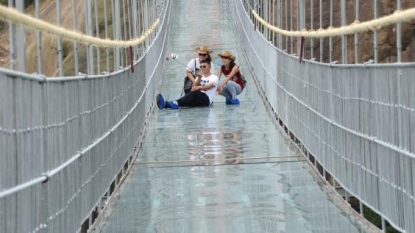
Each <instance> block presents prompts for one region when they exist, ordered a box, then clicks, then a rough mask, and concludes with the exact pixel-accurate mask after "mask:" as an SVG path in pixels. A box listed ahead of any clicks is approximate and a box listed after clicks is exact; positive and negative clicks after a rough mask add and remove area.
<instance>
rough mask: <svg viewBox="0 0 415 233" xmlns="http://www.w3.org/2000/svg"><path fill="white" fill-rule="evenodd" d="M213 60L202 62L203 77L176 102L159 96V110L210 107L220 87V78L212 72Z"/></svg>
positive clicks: (198, 78)
mask: <svg viewBox="0 0 415 233" xmlns="http://www.w3.org/2000/svg"><path fill="white" fill-rule="evenodd" d="M210 68H211V60H210V59H206V60H203V61H201V62H200V70H201V76H200V77H199V75H198V77H197V78H196V83H195V84H194V85H193V87H192V90H191V91H190V92H189V93H187V94H186V95H184V96H183V97H181V98H180V99H177V100H174V101H165V100H164V97H163V96H162V95H161V94H158V95H157V106H158V108H159V109H163V108H173V109H178V108H180V107H208V106H209V105H210V104H211V103H212V101H213V97H214V96H215V93H216V89H217V86H218V82H219V78H218V76H216V75H214V74H212V73H211V72H210Z"/></svg>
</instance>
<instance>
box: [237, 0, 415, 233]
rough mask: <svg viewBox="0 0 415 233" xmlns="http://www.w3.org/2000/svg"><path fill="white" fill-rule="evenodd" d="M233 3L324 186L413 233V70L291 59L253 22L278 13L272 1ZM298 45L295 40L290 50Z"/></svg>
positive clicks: (254, 61) (255, 62)
mask: <svg viewBox="0 0 415 233" xmlns="http://www.w3.org/2000/svg"><path fill="white" fill-rule="evenodd" d="M235 2H236V8H235V12H236V13H235V20H236V21H238V22H239V24H238V25H239V29H240V40H241V43H242V47H243V48H244V49H245V53H246V57H247V59H248V61H249V63H250V66H251V69H252V72H253V73H254V76H255V78H256V81H257V84H258V86H259V87H260V89H261V90H262V92H263V93H264V96H265V97H266V100H267V101H268V102H269V105H270V106H271V108H272V109H273V111H274V113H275V114H276V115H277V117H278V118H279V120H280V122H281V123H282V124H283V125H284V127H285V129H286V130H287V132H288V133H289V134H290V135H291V136H292V137H293V139H294V140H295V141H296V142H297V143H299V144H301V147H302V148H303V150H304V153H305V154H306V155H307V156H308V157H309V159H310V161H311V162H313V163H314V164H315V166H316V167H317V168H318V169H319V170H320V171H321V173H322V175H323V176H324V177H325V178H327V179H329V177H330V179H334V184H333V185H335V186H337V185H339V184H340V185H341V186H342V187H343V188H344V189H345V190H346V193H347V195H346V196H355V197H357V198H358V199H359V200H360V201H361V203H362V204H363V205H365V206H367V207H370V208H371V209H372V210H374V211H375V212H377V213H378V214H379V215H380V216H381V217H382V220H384V221H382V224H383V227H384V226H385V221H388V222H389V223H390V224H391V225H392V226H393V227H395V228H396V229H399V230H401V231H405V232H415V222H414V221H413V219H415V199H414V196H415V180H414V179H413V178H414V177H415V140H414V138H415V137H414V130H413V123H414V121H415V102H414V101H413V100H414V99H415V94H414V92H413V91H412V90H413V88H414V87H415V79H414V76H413V74H414V72H415V66H414V63H389V64H387V63H382V64H380V63H377V62H374V64H369V63H365V64H335V62H331V63H324V62H316V61H315V59H312V58H313V57H309V59H304V58H302V60H301V57H300V54H301V50H302V49H304V47H301V45H300V44H298V45H295V47H296V51H298V52H296V54H291V53H289V52H287V51H289V50H290V47H285V45H284V43H280V42H283V40H281V39H282V38H283V36H281V35H278V34H275V37H273V36H272V35H271V36H270V34H272V33H273V31H271V30H267V29H266V28H265V26H263V25H262V24H260V23H259V22H258V19H257V18H255V17H254V13H256V14H258V15H259V17H261V18H263V19H264V18H267V17H268V19H270V18H272V17H270V16H269V15H267V13H266V12H267V11H266V10H264V9H263V10H261V7H264V6H265V7H272V3H273V2H274V1H261V4H262V5H260V6H258V5H256V4H257V3H258V2H255V1H243V0H241V1H235ZM281 2H282V1H277V2H274V3H275V4H281ZM288 2H289V3H290V2H291V4H292V3H293V2H297V3H298V2H300V4H301V2H302V1H288ZM342 2H343V1H342ZM285 3H287V1H285ZM288 5H289V4H288ZM257 9H260V10H259V11H253V10H257ZM275 9H279V11H275V12H274V14H273V15H277V16H279V15H283V16H284V15H289V12H288V14H287V12H286V8H283V7H280V8H278V7H277V6H276V7H275ZM336 10H338V9H334V10H333V11H336ZM333 11H331V14H333ZM253 12H254V13H253ZM258 12H259V13H258ZM264 12H265V13H264ZM322 17H326V16H322ZM301 18H305V17H304V15H303V16H299V18H298V19H295V20H300V19H301ZM285 20H288V21H289V19H285ZM303 23H304V24H303V25H305V22H303ZM277 26H278V25H277ZM270 38H271V39H270ZM274 39H275V40H274ZM292 39H297V38H289V37H287V38H285V39H284V42H286V41H288V42H289V41H290V40H292ZM299 39H301V38H299ZM287 44H288V45H289V43H287ZM281 46H282V47H281ZM337 46H339V45H337ZM322 51H323V54H322V57H330V53H332V49H330V48H329V49H327V48H326V49H323V50H322ZM324 51H325V52H326V53H327V54H328V55H327V54H324ZM322 61H324V59H323V60H322ZM344 61H346V60H344ZM345 63H347V62H345ZM370 63H373V62H370ZM360 207H361V211H362V213H363V210H362V205H361V206H360Z"/></svg>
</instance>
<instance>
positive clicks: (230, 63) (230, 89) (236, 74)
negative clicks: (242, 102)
mask: <svg viewBox="0 0 415 233" xmlns="http://www.w3.org/2000/svg"><path fill="white" fill-rule="evenodd" d="M219 57H220V58H221V59H222V64H223V65H222V66H221V67H220V68H219V70H218V77H219V78H220V77H221V76H222V74H223V75H225V77H226V78H225V80H224V81H223V82H222V83H221V84H220V85H219V87H218V92H219V94H221V95H223V96H224V97H225V98H226V104H239V99H238V98H237V95H239V94H241V92H242V90H243V89H244V88H245V81H244V78H243V76H242V73H241V72H240V71H239V67H238V66H237V65H236V63H235V60H236V57H235V56H234V55H232V53H231V52H230V51H224V52H223V53H222V54H219Z"/></svg>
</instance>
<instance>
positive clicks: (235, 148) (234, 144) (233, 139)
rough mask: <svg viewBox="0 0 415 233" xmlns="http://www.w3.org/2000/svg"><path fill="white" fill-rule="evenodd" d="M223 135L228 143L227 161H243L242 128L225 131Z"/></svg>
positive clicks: (236, 162) (226, 143)
mask: <svg viewBox="0 0 415 233" xmlns="http://www.w3.org/2000/svg"><path fill="white" fill-rule="evenodd" d="M222 135H223V142H224V144H225V145H226V156H225V159H226V163H227V164H240V163H243V144H242V129H237V130H229V131H224V132H222Z"/></svg>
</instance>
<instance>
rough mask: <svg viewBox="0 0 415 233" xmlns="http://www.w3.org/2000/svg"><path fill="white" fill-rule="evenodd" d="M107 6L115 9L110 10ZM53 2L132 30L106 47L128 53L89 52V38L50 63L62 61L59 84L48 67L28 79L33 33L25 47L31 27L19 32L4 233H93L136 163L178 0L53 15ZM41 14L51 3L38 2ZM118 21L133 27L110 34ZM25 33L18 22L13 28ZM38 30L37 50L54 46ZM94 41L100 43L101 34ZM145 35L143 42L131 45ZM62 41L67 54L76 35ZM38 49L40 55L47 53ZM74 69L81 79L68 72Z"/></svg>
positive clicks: (0, 191) (0, 202) (0, 142)
mask: <svg viewBox="0 0 415 233" xmlns="http://www.w3.org/2000/svg"><path fill="white" fill-rule="evenodd" d="M81 3H82V4H81ZM106 3H108V4H109V3H111V4H112V6H113V8H112V9H111V10H108V6H105V5H100V4H106ZM53 4H56V12H61V11H60V10H59V9H61V8H62V7H63V6H62V5H61V7H58V5H59V4H66V5H65V12H74V13H73V16H74V18H76V17H80V16H81V15H82V14H86V18H88V17H89V18H91V17H95V19H94V20H95V21H96V23H97V27H98V28H99V27H105V28H106V30H107V29H108V31H111V30H114V31H118V32H122V33H121V34H119V35H116V34H117V33H115V32H114V35H116V36H114V40H112V41H110V40H109V39H108V40H105V41H104V42H106V43H107V42H108V43H114V42H115V43H124V42H123V41H125V40H127V41H126V42H125V43H127V48H126V49H124V48H122V47H117V46H115V48H114V49H109V48H103V50H102V48H100V47H99V46H100V45H98V44H93V43H91V42H88V43H87V44H86V45H85V49H86V50H85V54H82V53H81V52H80V51H79V50H80V48H81V45H83V43H84V42H85V41H83V40H73V41H71V42H70V43H71V44H74V47H73V49H74V52H73V53H71V55H68V56H66V57H65V58H63V54H62V53H61V52H58V53H56V54H54V56H50V57H47V58H48V59H52V60H55V61H57V63H56V64H58V66H57V68H56V66H54V67H55V68H54V69H57V71H56V72H57V73H58V74H59V75H58V76H59V77H53V78H52V77H46V76H49V75H46V72H41V71H42V69H39V70H35V71H34V72H35V73H36V74H27V72H29V69H28V66H27V61H28V59H27V57H28V56H29V53H30V51H29V49H25V47H21V44H20V43H24V38H26V40H27V39H28V38H29V37H30V33H32V31H31V29H29V30H28V31H25V30H23V35H24V37H23V38H22V39H23V41H20V39H19V37H20V36H21V34H19V33H18V32H19V30H22V29H19V30H16V31H15V32H14V33H13V36H11V37H13V38H16V39H17V41H14V40H11V41H10V61H9V63H8V65H6V68H7V69H6V68H0V148H1V152H0V216H1V218H0V232H77V231H81V232H86V231H87V228H88V226H90V225H91V224H92V223H93V221H94V219H95V218H96V214H97V213H98V212H99V211H101V209H102V208H103V206H104V204H103V203H102V200H103V198H108V197H109V196H110V195H111V194H112V193H113V191H114V189H115V188H116V186H117V185H118V182H120V177H119V176H120V175H122V174H121V173H123V172H124V171H125V166H130V165H131V162H132V159H133V158H134V157H135V156H136V152H137V147H139V145H140V138H141V137H142V136H143V131H144V128H145V125H146V122H147V120H148V117H149V114H150V113H151V111H152V109H153V102H154V96H155V95H156V92H157V90H158V88H159V86H160V83H161V78H162V74H163V66H164V59H163V58H164V57H163V54H164V50H165V48H166V40H167V33H166V32H167V30H168V27H169V25H168V22H169V20H168V19H169V17H170V1H167V0H160V1H151V2H150V1H148V0H143V1H129V0H126V1H114V0H111V1H110V0H108V1H100V2H99V3H98V1H91V0H87V1H72V2H69V1H68V2H65V3H63V2H60V1H55V2H53V3H50V4H49V5H47V6H46V8H47V9H49V10H52V9H55V7H53ZM84 4H86V8H83V6H84ZM109 5H110V4H109ZM117 5H118V6H117ZM73 6H75V9H71V7H73ZM35 7H36V8H38V7H39V8H41V7H44V6H43V5H40V3H39V1H36V3H35ZM28 8H29V9H30V6H29V7H28ZM106 8H107V9H106ZM26 9H27V8H26ZM80 9H82V14H80V12H79V11H81V10H80ZM105 9H106V10H105ZM127 9H128V10H127ZM83 11H85V12H83ZM88 11H89V13H87V12H88ZM102 11H104V12H102ZM107 11H108V12H107ZM56 12H55V13H56ZM62 12H63V11H62ZM94 12H96V14H94ZM101 13H102V14H101ZM107 13H108V15H107ZM132 14H135V16H133V15H132ZM104 15H105V17H103V16H104ZM120 15H123V17H124V18H123V17H120ZM127 16H128V17H127ZM100 17H103V18H105V19H102V18H100ZM38 18H40V17H38ZM109 18H113V19H114V18H118V20H123V19H124V23H120V22H118V23H115V24H114V25H118V26H112V27H111V28H112V29H109V27H108V25H107V22H109V21H111V20H109ZM78 20H79V19H78ZM89 20H90V19H89ZM101 20H102V21H101ZM114 20H115V19H114ZM33 21H35V20H33ZM75 21H76V20H75V19H74V22H75ZM86 21H88V20H86ZM86 21H85V22H86ZM91 22H92V21H91ZM56 25H57V26H61V27H63V25H59V23H57V24H56ZM87 25H88V24H87ZM121 25H122V28H120V26H121ZM22 26H23V25H19V26H17V25H14V24H13V23H10V24H9V28H8V30H11V31H13V30H12V28H18V27H22ZM24 26H26V27H27V25H24ZM49 26H50V25H49ZM86 28H88V27H86ZM58 29H59V30H63V29H65V28H58ZM90 29H92V28H90ZM81 31H82V30H81ZM86 31H88V29H87V30H86ZM92 31H93V30H92ZM92 31H90V32H92ZM133 32H134V33H133ZM35 33H37V34H38V35H39V34H40V35H41V39H40V40H38V41H36V40H35V43H34V45H36V44H37V43H36V42H39V41H44V40H46V39H45V38H46V35H45V34H43V33H44V32H43V31H36V32H35ZM49 33H53V32H49ZM76 33H78V34H82V33H80V32H76ZM63 35H64V34H63ZM86 35H90V36H91V37H92V39H98V37H100V33H98V31H97V29H96V30H95V31H94V33H88V32H87V33H86ZM136 37H137V38H140V41H139V43H137V44H136V45H135V46H134V45H130V44H128V43H129V42H130V39H131V41H134V40H132V39H133V38H136ZM101 38H106V37H105V36H104V37H101ZM141 38H143V39H141ZM38 39H39V38H38ZM61 39H62V40H59V39H58V40H57V42H56V43H57V46H58V47H62V46H63V41H66V39H71V38H61ZM64 39H65V40H64ZM111 39H112V38H111ZM121 40H123V41H121ZM29 44H30V42H28V43H26V44H25V46H28V45H29ZM37 46H38V47H42V46H43V47H44V46H45V44H44V43H43V42H42V43H41V45H40V44H39V43H38V44H37ZM49 46H52V45H49ZM130 46H131V47H130ZM14 49H21V50H23V51H20V52H21V53H15V52H12V51H13V50H14ZM76 50H78V52H76ZM109 50H111V51H109ZM124 50H125V51H124ZM35 51H36V50H35ZM38 51H41V52H39V53H38V55H39V54H44V55H45V54H46V53H47V52H45V51H46V50H44V49H41V48H39V50H38ZM99 51H101V54H100V53H99ZM84 55H85V56H84ZM69 56H74V57H78V59H76V60H77V61H76V63H75V64H76V66H75V65H74V64H73V63H72V62H69V63H68V62H66V61H67V59H69V58H68V57H69ZM22 57H23V58H22ZM59 57H62V59H61V58H59ZM100 58H101V60H100ZM38 59H39V60H38V61H36V62H35V63H38V62H39V63H42V65H43V66H44V65H45V63H44V61H45V59H46V57H45V56H40V55H39V56H38ZM61 60H62V61H61ZM101 62H102V64H101ZM22 63H23V64H24V63H26V66H25V65H23V66H22ZM105 63H107V64H108V63H111V64H114V65H112V66H111V65H109V66H106V65H103V64H105ZM13 64H14V65H13ZM85 64H86V65H85ZM84 65H85V66H84ZM100 65H102V66H101V68H99V67H100ZM68 67H70V68H68ZM75 67H78V68H75ZM105 67H106V68H105ZM108 67H110V68H109V69H108ZM21 68H22V69H21ZM66 69H68V70H72V72H73V71H79V72H80V73H81V74H79V75H78V72H74V73H76V75H75V74H74V75H65V74H66V73H65V72H64V73H60V71H59V70H66ZM77 69H78V70H77ZM54 72H55V71H54ZM84 72H85V73H84ZM52 73H53V72H52ZM52 73H51V74H52ZM52 76H53V74H52ZM120 172H121V173H120Z"/></svg>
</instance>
